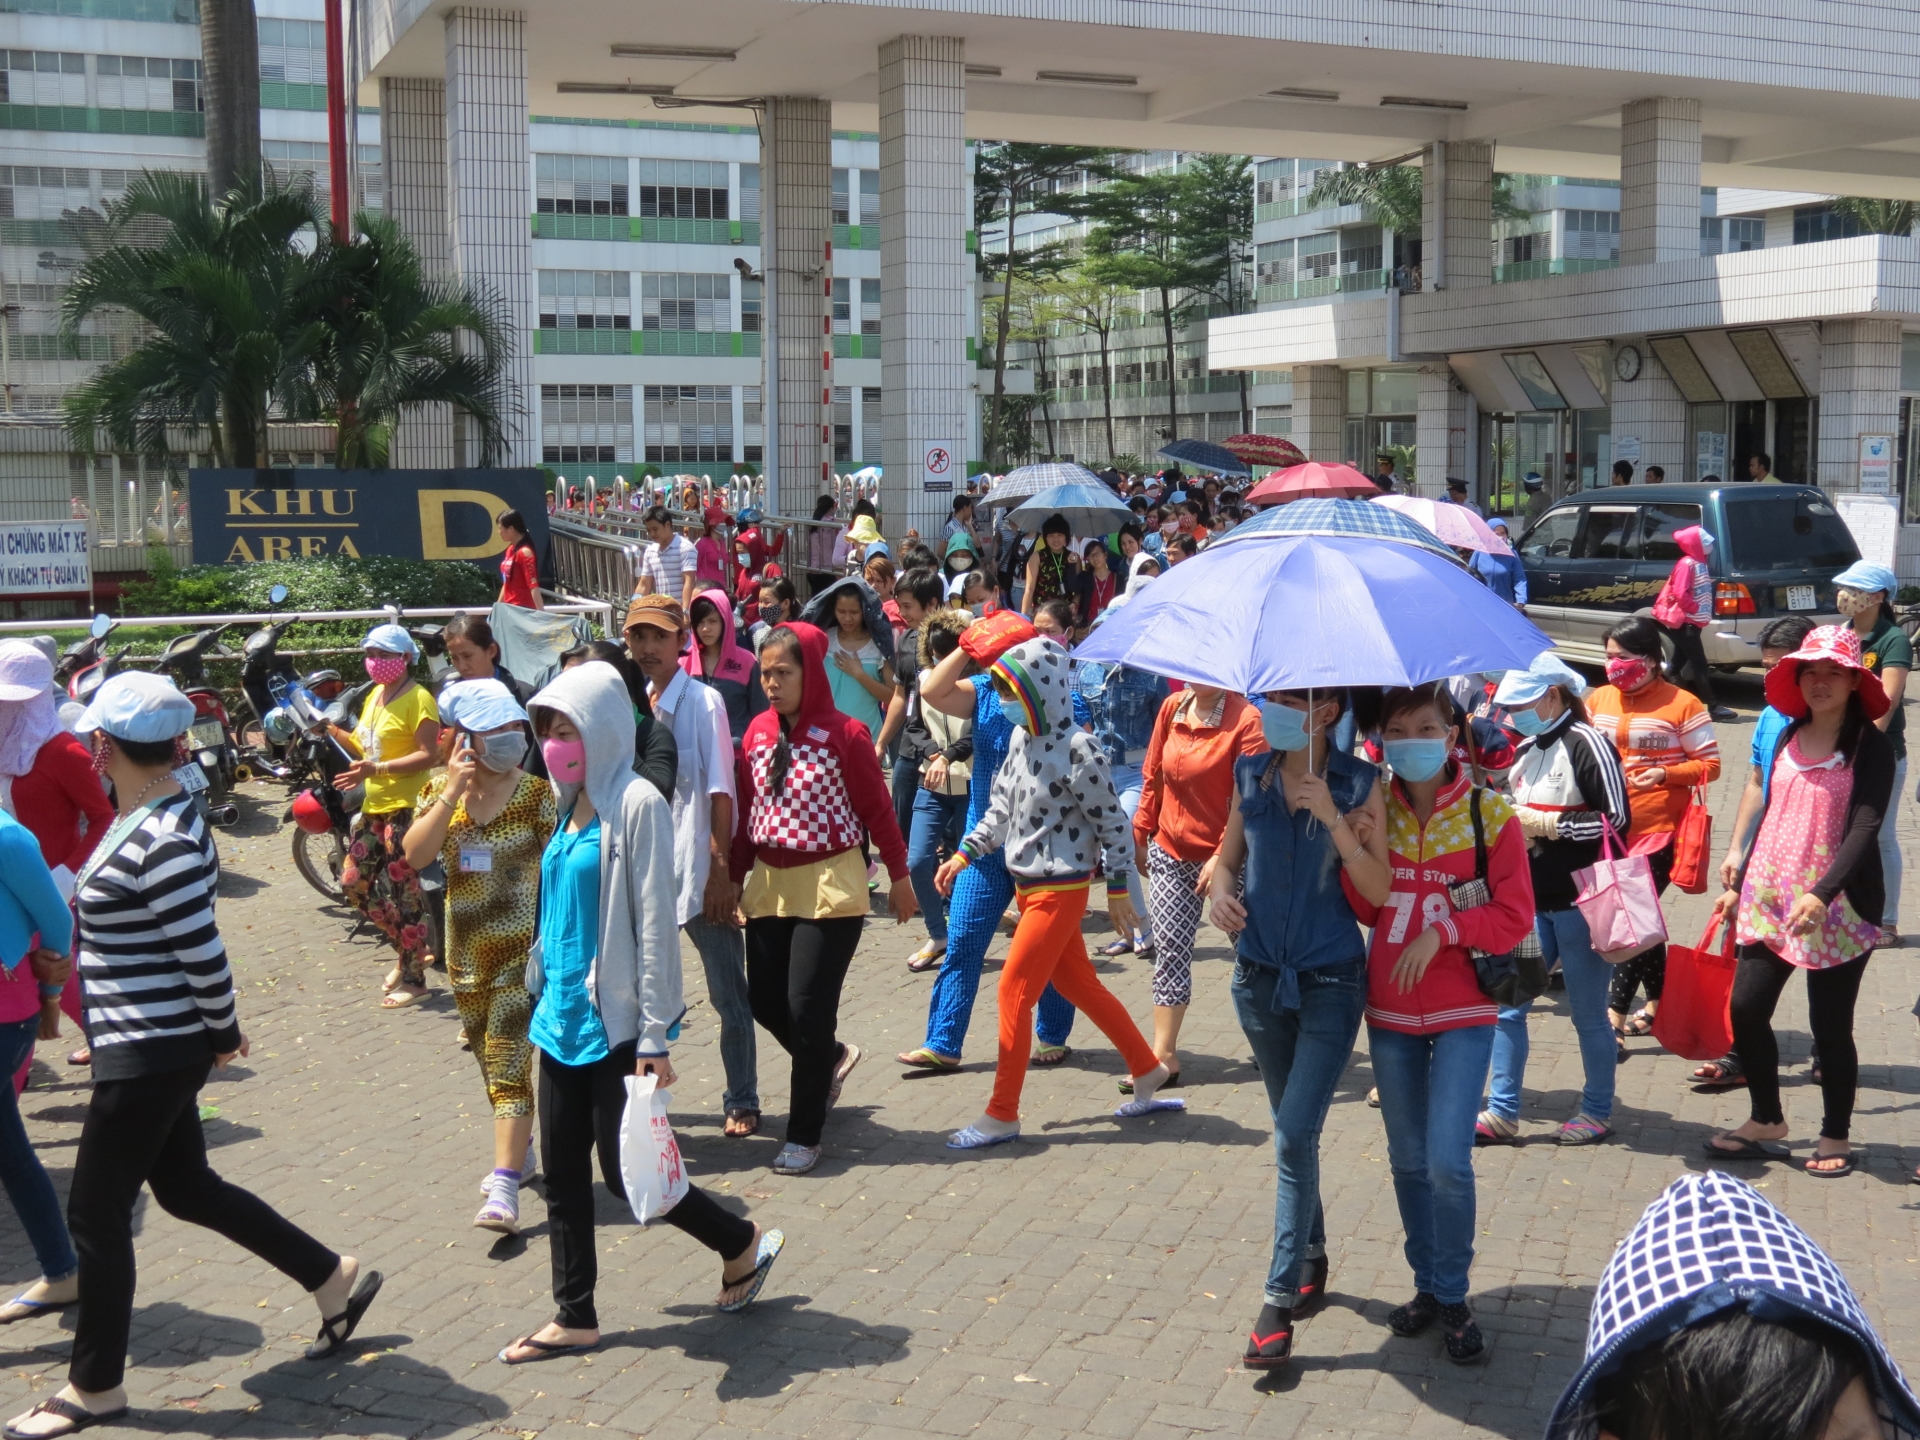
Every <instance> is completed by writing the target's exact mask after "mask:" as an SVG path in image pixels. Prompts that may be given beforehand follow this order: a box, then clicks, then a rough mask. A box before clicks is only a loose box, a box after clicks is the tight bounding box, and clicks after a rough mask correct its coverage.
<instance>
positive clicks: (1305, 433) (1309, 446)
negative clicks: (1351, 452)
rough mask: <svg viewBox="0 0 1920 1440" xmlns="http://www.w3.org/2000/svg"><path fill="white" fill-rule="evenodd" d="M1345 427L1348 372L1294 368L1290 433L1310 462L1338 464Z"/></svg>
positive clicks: (1326, 367) (1336, 368)
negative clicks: (1291, 431)
mask: <svg viewBox="0 0 1920 1440" xmlns="http://www.w3.org/2000/svg"><path fill="white" fill-rule="evenodd" d="M1346 424H1347V372H1346V371H1344V370H1342V369H1341V368H1340V367H1339V366H1338V365H1296V366H1294V367H1293V433H1292V434H1291V435H1290V436H1288V438H1289V439H1290V440H1292V441H1293V443H1294V444H1295V445H1297V446H1299V447H1300V453H1301V454H1303V455H1305V456H1306V457H1307V458H1308V459H1309V460H1338V459H1340V458H1341V457H1340V451H1341V448H1342V446H1343V445H1344V443H1345V439H1344V435H1345V430H1346Z"/></svg>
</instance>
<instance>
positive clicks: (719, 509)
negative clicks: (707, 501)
mask: <svg viewBox="0 0 1920 1440" xmlns="http://www.w3.org/2000/svg"><path fill="white" fill-rule="evenodd" d="M700 518H701V519H702V520H704V521H705V522H706V523H707V524H708V525H731V524H732V523H733V517H732V516H731V515H729V514H728V513H727V507H726V506H724V505H709V506H707V508H706V509H704V510H702V511H701V512H700Z"/></svg>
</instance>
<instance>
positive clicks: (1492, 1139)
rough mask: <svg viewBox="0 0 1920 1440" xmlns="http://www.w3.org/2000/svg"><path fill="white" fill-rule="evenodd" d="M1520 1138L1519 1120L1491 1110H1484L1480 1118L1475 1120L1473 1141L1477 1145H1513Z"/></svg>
mask: <svg viewBox="0 0 1920 1440" xmlns="http://www.w3.org/2000/svg"><path fill="white" fill-rule="evenodd" d="M1519 1138H1520V1125H1519V1122H1518V1121H1515V1120H1508V1119H1506V1118H1505V1117H1504V1116H1500V1115H1496V1114H1494V1113H1493V1112H1492V1111H1491V1110H1482V1111H1481V1112H1480V1118H1479V1119H1477V1120H1475V1121H1474V1122H1473V1143H1474V1144H1476V1145H1511V1144H1513V1142H1514V1141H1515V1140H1518V1139H1519Z"/></svg>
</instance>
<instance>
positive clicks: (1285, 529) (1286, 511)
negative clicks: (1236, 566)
mask: <svg viewBox="0 0 1920 1440" xmlns="http://www.w3.org/2000/svg"><path fill="white" fill-rule="evenodd" d="M1291 535H1350V536H1358V537H1360V538H1363V539H1369V540H1390V541H1393V542H1394V543H1396V544H1399V545H1413V546H1417V547H1418V548H1420V549H1422V550H1431V551H1433V552H1434V553H1435V554H1436V555H1444V556H1446V557H1447V558H1448V559H1449V560H1452V561H1453V562H1454V563H1455V564H1456V565H1457V564H1459V563H1460V562H1459V557H1458V556H1456V555H1455V554H1454V553H1453V551H1451V550H1449V549H1448V548H1447V547H1446V545H1445V544H1443V543H1442V542H1441V541H1440V539H1439V537H1437V536H1436V535H1435V534H1434V533H1433V532H1432V531H1431V530H1429V529H1427V528H1426V527H1425V526H1424V525H1419V524H1416V523H1415V522H1414V521H1412V520H1410V519H1408V518H1407V517H1406V516H1405V515H1402V514H1400V513H1399V512H1398V511H1397V510H1389V509H1388V508H1387V507H1386V506H1384V505H1371V504H1368V503H1367V502H1366V501H1364V500H1297V501H1295V502H1294V503H1293V504H1291V505H1280V506H1276V507H1275V508H1274V509H1272V510H1262V511H1261V512H1260V513H1259V514H1258V515H1256V516H1254V517H1253V518H1252V519H1251V520H1243V521H1242V522H1241V523H1240V524H1238V525H1236V526H1234V527H1233V529H1231V530H1229V531H1227V533H1226V534H1224V535H1222V536H1220V537H1219V538H1218V539H1216V540H1214V541H1213V542H1212V543H1211V544H1210V545H1208V546H1207V550H1208V551H1213V550H1218V549H1220V548H1222V547H1223V546H1227V545H1240V544H1245V543H1249V542H1253V541H1258V540H1270V539H1274V538H1276V537H1284V536H1291Z"/></svg>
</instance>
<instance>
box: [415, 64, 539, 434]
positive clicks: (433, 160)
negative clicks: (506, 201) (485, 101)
mask: <svg viewBox="0 0 1920 1440" xmlns="http://www.w3.org/2000/svg"><path fill="white" fill-rule="evenodd" d="M380 161H381V167H382V170H383V172H384V175H385V180H386V192H387V193H386V200H387V214H388V215H389V216H390V217H391V218H392V219H393V221H394V223H395V224H397V225H398V226H399V227H400V229H401V230H402V232H404V233H405V235H406V237H407V238H408V239H409V240H411V241H412V242H413V248H414V249H415V250H416V251H418V252H419V255H420V263H421V266H422V268H423V269H424V270H425V271H426V273H427V274H428V275H432V276H444V275H449V274H451V273H452V271H453V261H452V256H451V252H450V248H449V246H448V243H447V86H446V82H445V81H443V80H415V79H392V80H382V81H381V82H380ZM519 338H521V337H516V339H519ZM389 463H391V464H392V465H393V467H394V468H395V469H403V470H442V469H445V468H447V467H448V466H450V465H452V464H453V408H452V407H451V406H448V405H422V406H419V407H417V408H415V409H413V410H410V411H408V412H407V413H406V414H405V416H404V417H403V418H402V419H401V421H400V423H399V424H398V425H397V426H395V427H394V435H393V446H392V450H391V452H390V454H389Z"/></svg>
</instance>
